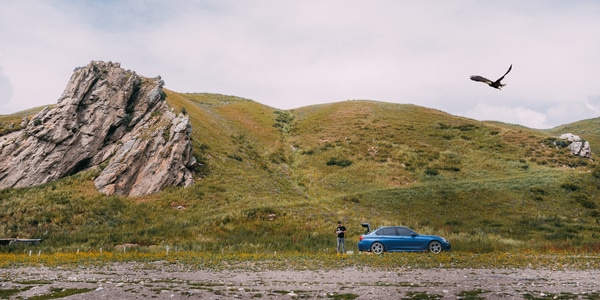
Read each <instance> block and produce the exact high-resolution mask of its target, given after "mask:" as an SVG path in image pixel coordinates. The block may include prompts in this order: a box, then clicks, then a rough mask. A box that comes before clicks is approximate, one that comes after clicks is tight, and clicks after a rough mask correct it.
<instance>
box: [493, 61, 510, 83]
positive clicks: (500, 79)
mask: <svg viewBox="0 0 600 300" xmlns="http://www.w3.org/2000/svg"><path fill="white" fill-rule="evenodd" d="M510 70H512V65H510V67H508V71H506V73H504V75H502V77H500V78H498V80H496V82H500V81H502V79H504V76H506V74H508V72H510Z"/></svg>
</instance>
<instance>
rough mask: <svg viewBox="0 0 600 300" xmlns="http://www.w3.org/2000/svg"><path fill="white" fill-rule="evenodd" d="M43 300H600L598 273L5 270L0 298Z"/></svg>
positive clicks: (143, 267) (127, 267)
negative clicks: (53, 299)
mask: <svg viewBox="0 0 600 300" xmlns="http://www.w3.org/2000/svg"><path fill="white" fill-rule="evenodd" d="M41 295H45V296H47V297H52V298H63V299H147V298H152V299H291V298H300V299H302V298H304V299H315V298H322V299H323V298H325V299H326V298H332V299H440V298H446V299H600V270H585V271H580V270H572V271H569V270H566V271H565V270H531V269H410V268H399V269H396V270H392V271H390V270H387V271H383V270H371V269H357V268H346V269H342V270H337V271H334V270H325V271H266V270H261V271H251V270H246V269H244V268H236V269H234V270H218V271H215V270H185V266H181V265H164V264H162V263H154V264H147V263H146V264H142V263H124V264H114V265H110V266H104V267H79V268H47V267H19V268H9V269H0V299H7V298H8V299H35V298H36V297H38V296H41ZM46 299H48V298H46Z"/></svg>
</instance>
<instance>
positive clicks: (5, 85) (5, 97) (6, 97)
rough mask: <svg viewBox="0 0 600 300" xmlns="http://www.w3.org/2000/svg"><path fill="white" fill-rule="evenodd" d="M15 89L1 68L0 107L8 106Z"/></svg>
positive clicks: (0, 67)
mask: <svg viewBox="0 0 600 300" xmlns="http://www.w3.org/2000/svg"><path fill="white" fill-rule="evenodd" d="M12 95H13V89H12V85H11V84H10V78H8V77H7V76H6V75H4V70H3V69H2V66H0V107H4V106H6V105H7V104H8V103H9V102H10V100H11V99H12Z"/></svg>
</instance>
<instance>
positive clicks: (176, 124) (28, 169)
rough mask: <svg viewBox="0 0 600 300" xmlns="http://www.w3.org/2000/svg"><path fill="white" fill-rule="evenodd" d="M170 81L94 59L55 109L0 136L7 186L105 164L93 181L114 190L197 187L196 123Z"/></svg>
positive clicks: (0, 184) (0, 176) (2, 182)
mask: <svg viewBox="0 0 600 300" xmlns="http://www.w3.org/2000/svg"><path fill="white" fill-rule="evenodd" d="M163 84H164V83H163V81H162V80H161V79H160V77H157V78H144V77H141V76H138V75H137V74H136V73H135V72H132V71H129V70H124V69H122V68H121V67H120V64H118V63H112V62H101V61H92V62H91V63H90V64H88V65H87V66H85V67H81V68H77V69H75V71H74V73H73V75H72V76H71V79H70V81H69V83H68V85H67V87H66V89H65V91H64V92H63V94H62V96H61V97H60V99H59V100H58V103H57V105H56V106H55V107H54V108H45V109H43V110H42V111H40V112H39V113H38V114H37V115H36V116H34V117H33V118H32V119H31V120H30V121H29V122H28V123H27V124H26V126H24V128H23V129H21V130H19V131H15V132H12V133H9V134H7V135H4V136H1V137H0V188H7V187H28V186H34V185H38V184H42V183H46V182H49V181H52V180H56V179H59V178H62V177H65V176H69V175H72V174H75V173H77V172H79V171H81V170H84V169H88V168H90V167H100V166H101V171H100V174H99V176H98V177H97V178H96V179H95V180H94V184H95V186H96V187H97V188H98V190H100V191H101V192H102V193H104V194H107V195H112V194H120V195H128V196H139V195H145V194H151V193H155V192H158V191H159V190H161V189H162V188H164V187H167V186H189V185H191V184H192V183H193V176H192V172H191V171H190V170H189V167H191V166H192V165H194V163H195V160H194V158H193V156H192V146H191V138H190V133H191V125H190V122H189V118H188V117H187V116H186V115H183V114H179V115H177V114H175V113H174V112H173V111H172V109H170V108H169V106H168V105H167V103H166V102H165V101H164V95H165V94H164V92H163V90H162V86H163Z"/></svg>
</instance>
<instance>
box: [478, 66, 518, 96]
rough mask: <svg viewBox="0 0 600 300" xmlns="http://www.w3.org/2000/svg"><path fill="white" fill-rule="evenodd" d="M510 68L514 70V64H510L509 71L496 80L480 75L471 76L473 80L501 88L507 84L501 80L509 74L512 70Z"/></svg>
mask: <svg viewBox="0 0 600 300" xmlns="http://www.w3.org/2000/svg"><path fill="white" fill-rule="evenodd" d="M510 70H512V65H510V67H508V71H506V73H504V75H502V77H500V78H498V80H496V81H491V80H489V79H487V78H485V77H482V76H479V75H473V76H471V80H473V81H480V82H483V83H485V84H487V85H489V86H491V87H493V88H495V89H499V90H501V89H502V87H503V86H505V85H506V84H504V83H500V81H502V79H504V76H506V74H508V72H510Z"/></svg>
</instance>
